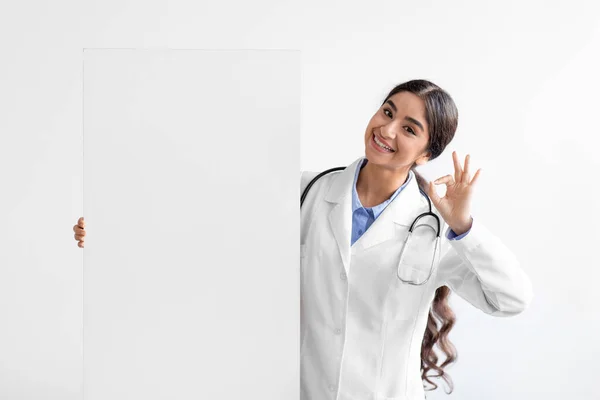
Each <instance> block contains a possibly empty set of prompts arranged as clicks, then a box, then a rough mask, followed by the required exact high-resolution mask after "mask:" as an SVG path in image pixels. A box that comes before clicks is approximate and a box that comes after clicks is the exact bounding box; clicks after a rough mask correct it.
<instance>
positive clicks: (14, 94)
mask: <svg viewBox="0 0 600 400" xmlns="http://www.w3.org/2000/svg"><path fill="white" fill-rule="evenodd" d="M0 44H1V45H2V46H1V48H2V56H1V57H2V59H1V60H2V62H1V63H0V88H1V90H0V110H1V111H0V182H1V184H2V192H1V193H2V195H1V196H0V210H2V211H1V212H0V398H7V399H11V400H12V399H41V398H43V399H61V400H62V399H80V398H81V394H82V393H81V388H82V387H81V377H82V371H81V366H82V364H81V355H82V354H81V346H82V322H83V321H82V299H83V296H82V284H83V279H82V273H83V271H82V265H83V251H82V250H81V249H79V248H78V247H77V245H76V243H75V240H74V239H73V232H72V230H71V228H72V226H73V224H74V223H75V222H76V220H77V218H78V217H79V216H81V215H82V213H83V201H82V193H83V192H82V190H83V187H82V183H83V181H82V173H83V168H82V161H83V160H82V120H81V118H82V112H81V110H82V104H81V90H82V87H81V82H82V68H81V66H82V48H84V47H90V48H91V47H102V48H110V47H113V48H166V47H169V48H201V49H299V50H301V52H302V79H303V81H302V119H301V128H302V142H301V154H302V163H301V167H302V169H304V170H313V171H318V170H323V169H325V168H330V167H333V166H338V165H347V164H349V163H350V162H351V161H352V160H354V159H356V157H357V156H359V155H361V154H362V152H363V151H364V146H363V140H362V138H363V134H364V130H365V127H366V125H367V122H368V119H369V118H370V117H371V115H372V114H373V113H374V112H375V110H376V109H377V107H379V105H380V102H381V101H382V100H383V98H384V97H385V94H386V93H387V91H388V90H389V89H391V88H392V87H393V86H394V85H395V84H397V83H400V82H403V81H405V80H408V79H415V78H424V79H429V80H431V81H433V82H434V83H437V84H438V85H440V86H442V88H444V89H446V90H447V91H448V92H449V93H450V94H451V95H452V96H453V98H454V99H455V101H456V103H457V105H458V108H459V112H460V123H459V128H458V131H457V134H456V137H455V139H454V141H453V142H452V143H451V145H450V146H449V147H448V148H447V149H446V151H445V152H444V154H443V155H442V156H441V157H440V158H439V159H437V160H435V161H433V162H432V163H431V164H430V165H427V166H426V167H423V168H421V169H420V172H422V173H423V175H425V176H426V177H427V178H429V179H433V178H436V177H438V176H441V175H445V174H447V173H451V172H452V162H451V152H452V150H454V149H456V150H457V151H458V153H459V156H461V157H464V155H465V154H466V153H470V154H471V156H472V165H473V167H474V168H479V167H481V168H483V171H482V175H481V177H480V182H479V187H478V190H477V193H476V197H475V199H474V204H473V214H474V216H476V217H477V218H479V219H481V221H483V222H485V223H486V226H487V227H488V228H490V229H491V230H492V231H493V232H494V233H495V234H497V235H498V236H500V237H501V238H502V239H503V241H504V242H505V243H506V244H507V245H508V246H509V247H510V248H511V249H512V250H513V251H514V252H515V253H516V254H517V256H518V257H519V259H520V260H521V262H522V265H523V268H524V269H525V270H526V272H527V273H528V274H529V276H530V277H531V279H532V281H533V287H534V293H535V298H534V300H533V303H532V305H531V307H530V308H529V309H528V310H527V311H526V312H524V313H523V314H521V315H519V316H517V317H513V318H509V319H504V318H494V317H490V316H487V315H485V314H483V313H481V312H479V311H478V310H476V309H473V308H472V307H470V306H469V305H468V304H466V303H465V302H463V301H462V300H461V299H460V298H458V297H457V296H453V298H452V304H453V308H454V310H455V312H456V313H457V315H458V321H457V325H456V326H455V328H454V329H453V331H452V333H451V334H450V338H451V340H452V342H453V343H454V344H455V345H456V347H457V349H458V352H459V360H458V362H457V363H456V364H455V365H454V366H453V367H451V368H449V369H447V371H448V372H449V373H450V375H451V376H452V378H453V381H454V384H455V390H454V392H453V394H452V395H453V396H454V397H453V398H457V399H461V400H462V399H465V400H471V399H473V400H475V399H480V398H482V397H484V398H486V399H491V400H496V399H506V398H510V399H515V400H518V399H519V400H520V399H528V400H530V399H536V400H537V399H540V400H541V399H561V400H562V399H565V398H582V399H591V398H595V397H597V396H598V392H599V389H598V388H597V383H596V373H595V372H596V370H597V367H596V364H595V361H596V360H597V358H598V355H599V354H600V344H599V342H598V340H597V338H598V334H599V333H600V332H599V331H600V321H599V320H600V316H599V313H598V312H597V309H596V304H597V303H598V301H599V300H600V296H599V295H598V292H597V290H596V283H597V282H598V278H599V276H600V272H599V263H598V258H597V250H596V247H597V243H598V240H599V239H600V238H599V234H598V228H597V227H598V223H599V222H600V221H599V220H600V215H599V214H600V211H599V209H598V207H599V206H598V201H597V198H598V194H599V193H598V189H597V185H596V184H595V181H596V178H597V171H598V170H599V162H598V161H596V160H597V158H596V156H597V154H598V153H597V146H598V144H599V143H598V142H599V139H598V137H599V133H600V132H599V129H598V124H597V115H598V111H597V109H598V101H597V97H598V96H597V93H598V90H599V89H600V76H599V75H598V73H597V71H599V70H600V59H599V57H600V55H599V52H598V50H597V49H598V48H600V10H599V9H598V6H597V5H595V2H591V1H584V0H578V1H571V2H564V1H541V0H539V1H523V0H519V1H517V0H510V1H503V2H489V1H488V2H482V1H474V0H469V1H460V2H459V1H428V2H423V1H413V2H408V1H370V2H364V1H325V2H317V1H316V0H306V1H302V2H293V3H292V2H286V1H281V0H277V1H253V2H242V1H239V0H238V1H229V2H227V1H225V2H219V3H216V2H198V1H187V2H185V1H175V0H171V1H143V2H142V1H124V0H119V1H103V2H100V1H95V2H89V1H88V2H83V1H71V2H67V1H54V2H43V1H24V2H8V1H5V2H2V3H1V5H0ZM442 192H443V191H442ZM438 382H439V381H438ZM439 383H440V385H441V386H440V388H439V389H438V390H437V391H436V392H434V393H429V394H428V398H429V399H443V398H447V396H446V395H445V394H444V393H443V389H444V388H445V385H444V383H443V382H439Z"/></svg>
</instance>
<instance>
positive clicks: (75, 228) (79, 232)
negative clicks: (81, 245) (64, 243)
mask: <svg viewBox="0 0 600 400" xmlns="http://www.w3.org/2000/svg"><path fill="white" fill-rule="evenodd" d="M73 231H74V232H75V233H76V234H78V235H84V236H85V229H82V228H80V227H78V226H77V225H75V226H74V227H73Z"/></svg>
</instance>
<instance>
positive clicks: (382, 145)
mask: <svg viewBox="0 0 600 400" xmlns="http://www.w3.org/2000/svg"><path fill="white" fill-rule="evenodd" d="M373 137H374V138H375V143H377V145H378V146H379V147H381V148H383V149H386V150H389V151H394V149H391V148H389V147H387V146H386V145H385V144H383V143H381V142H380V141H379V140H378V139H377V136H375V135H373Z"/></svg>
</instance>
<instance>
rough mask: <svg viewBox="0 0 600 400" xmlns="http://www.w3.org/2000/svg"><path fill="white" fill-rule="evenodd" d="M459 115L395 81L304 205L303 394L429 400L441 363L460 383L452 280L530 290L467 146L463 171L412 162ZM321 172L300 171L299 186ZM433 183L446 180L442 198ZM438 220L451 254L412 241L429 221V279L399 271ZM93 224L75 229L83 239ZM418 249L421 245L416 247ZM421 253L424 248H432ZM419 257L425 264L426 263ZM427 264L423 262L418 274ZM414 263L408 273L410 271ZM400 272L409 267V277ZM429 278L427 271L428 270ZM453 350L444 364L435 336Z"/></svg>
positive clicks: (485, 306)
mask: <svg viewBox="0 0 600 400" xmlns="http://www.w3.org/2000/svg"><path fill="white" fill-rule="evenodd" d="M457 123H458V113H457V110H456V106H455V105H454V102H453V101H452V99H451V97H450V96H449V95H448V94H447V93H446V92H444V91H443V90H442V89H440V88H439V87H438V86H436V85H434V84H433V83H431V82H428V81H425V80H414V81H409V82H406V83H403V84H401V85H398V86H396V87H395V88H394V89H393V90H392V91H391V92H390V93H389V94H388V96H387V97H386V99H385V100H384V102H383V104H382V105H381V107H380V108H379V110H377V112H376V113H375V115H373V117H372V118H371V120H370V121H369V124H368V126H367V129H366V132H365V137H364V140H365V157H361V158H359V159H357V160H356V161H354V162H353V163H352V164H351V165H350V166H349V167H347V168H346V169H344V170H343V171H341V172H339V173H332V174H328V175H325V176H322V177H321V178H320V179H318V180H317V181H316V182H315V183H314V184H313V186H312V187H311V188H310V191H309V193H308V195H307V197H306V199H305V201H304V204H303V206H302V208H301V227H302V232H301V246H300V247H301V251H300V252H301V269H302V273H301V275H302V278H301V280H302V285H301V286H302V288H301V291H302V298H301V304H302V307H301V345H300V352H301V399H302V400H321V399H337V400H359V399H360V400H366V399H371V400H383V399H386V400H393V399H397V400H399V399H403V400H414V399H419V400H422V399H424V398H425V393H424V389H425V388H424V385H423V380H425V381H427V382H429V383H430V384H432V385H433V386H434V387H433V389H435V388H437V385H435V384H434V383H433V382H432V381H431V380H430V378H431V377H430V376H427V372H428V371H429V370H431V369H434V370H435V371H436V372H438V375H437V376H439V377H442V378H443V379H445V380H446V382H448V383H449V385H450V386H451V387H452V383H451V380H450V378H449V376H448V374H447V373H445V372H444V367H445V366H447V365H448V364H449V363H451V362H453V361H454V360H455V359H456V351H455V350H454V347H453V346H452V344H451V343H450V342H449V341H448V333H449V331H450V330H451V328H452V326H453V325H454V321H455V317H454V314H453V313H452V310H451V309H450V308H449V306H448V296H449V294H450V290H451V289H452V290H455V291H456V292H457V293H458V294H459V295H460V296H461V297H463V298H464V299H465V300H467V301H468V302H470V303H471V304H473V305H474V306H475V307H478V308H479V309H481V310H482V311H484V312H486V313H488V314H491V315H497V316H510V315H515V314H518V313H520V312H521V311H523V310H524V309H525V308H526V307H527V306H528V305H529V303H530V301H531V298H532V290H531V283H530V281H529V279H528V277H527V275H526V274H525V273H524V272H523V270H522V269H521V268H520V266H519V262H518V261H517V260H516V258H515V257H514V255H513V254H512V253H511V252H510V251H509V250H508V249H507V248H506V247H505V246H504V245H503V244H502V243H501V242H500V240H499V239H498V238H497V237H495V236H494V235H492V234H491V233H490V232H489V231H488V230H487V229H485V227H484V226H482V224H481V222H480V221H477V222H475V221H474V220H473V218H471V213H470V203H471V197H472V193H473V187H474V184H475V182H476V180H477V178H478V176H479V173H480V170H478V171H477V172H476V173H475V175H474V177H473V178H472V179H471V176H470V170H469V156H468V155H467V157H466V159H465V164H464V168H463V167H461V165H460V163H459V161H458V157H457V155H456V153H453V158H454V168H455V173H454V176H452V175H446V176H444V177H441V178H439V179H437V180H435V181H434V182H433V183H432V182H430V183H429V184H427V183H426V182H425V180H424V179H423V178H422V177H421V176H420V175H419V174H418V173H417V172H416V171H414V168H415V167H416V166H418V165H422V164H424V163H426V162H427V161H429V160H432V159H434V158H436V157H438V156H439V155H440V154H441V153H442V151H443V150H444V148H445V147H446V146H447V145H448V143H449V142H450V141H451V140H452V138H453V136H454V132H455V131H456V127H457ZM317 174H318V173H316V172H303V173H301V190H302V191H303V190H304V188H305V187H306V186H307V185H308V182H309V181H311V180H312V178H313V177H315V176H316V175H317ZM434 183H435V184H446V186H447V190H446V195H445V197H443V198H440V197H439V196H438V195H437V194H436V192H435V188H434ZM419 187H421V189H423V191H424V192H426V193H427V194H428V195H429V197H430V199H431V202H432V206H433V207H432V211H433V212H434V213H435V214H436V215H438V216H439V218H440V223H441V224H440V232H443V231H445V232H446V233H445V234H440V236H442V238H443V241H442V244H441V249H440V252H441V259H440V257H439V254H440V253H438V257H437V261H438V262H436V263H435V265H436V267H435V268H433V269H429V266H430V262H429V260H430V259H431V254H421V252H420V251H417V252H415V251H414V250H415V249H421V250H423V249H425V247H418V246H417V247H411V246H412V243H413V240H414V239H415V238H416V239H417V241H416V243H419V241H418V239H419V237H420V236H422V237H426V235H424V234H423V232H424V231H427V229H421V227H422V224H425V223H426V224H430V225H433V226H435V220H434V219H433V218H431V217H426V218H423V219H421V220H419V222H418V224H416V225H418V226H417V227H416V228H415V229H414V231H413V235H414V236H413V238H411V245H409V246H407V252H406V256H407V257H412V258H413V259H414V257H415V254H416V255H417V256H418V258H423V259H424V260H425V262H423V263H422V265H426V266H427V268H426V269H424V271H425V272H427V273H428V272H430V271H431V275H430V276H429V279H427V280H426V282H425V283H424V284H422V285H412V284H409V283H405V282H404V281H401V280H400V279H398V275H399V272H398V271H399V270H398V259H399V255H400V251H401V250H402V248H403V246H404V239H405V238H406V236H407V234H408V230H409V227H410V225H411V224H412V223H413V221H414V219H415V217H416V216H418V215H420V214H422V213H423V212H426V211H429V205H428V202H427V199H426V198H425V197H424V196H423V195H422V194H421V192H420V191H419ZM84 228H85V222H84V220H83V218H80V219H79V221H78V223H77V225H75V226H74V227H73V230H74V231H75V239H76V240H77V241H79V243H78V244H79V247H81V248H83V247H84V239H85V229H84ZM410 249H412V250H413V251H412V252H409V250H410ZM423 253H426V252H425V251H423ZM419 265H421V263H420V264H419ZM422 272H423V271H420V270H418V268H416V269H415V270H413V271H412V273H413V276H418V277H419V278H421V277H423V276H426V275H427V274H425V275H422ZM403 273H404V272H403ZM400 276H402V275H400ZM418 280H420V281H422V279H418ZM436 343H437V344H438V345H439V347H440V348H441V350H442V351H443V352H444V353H445V355H446V360H445V361H444V362H443V363H441V364H440V365H437V362H438V357H437V356H436V354H435V353H434V351H433V346H434V345H435V344H436Z"/></svg>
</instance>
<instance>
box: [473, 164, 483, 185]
mask: <svg viewBox="0 0 600 400" xmlns="http://www.w3.org/2000/svg"><path fill="white" fill-rule="evenodd" d="M480 172H481V168H479V169H478V170H477V172H475V176H473V180H472V181H471V185H475V182H477V178H479V173H480Z"/></svg>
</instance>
